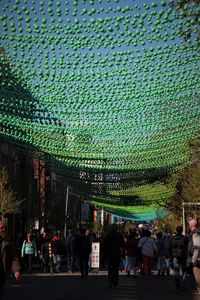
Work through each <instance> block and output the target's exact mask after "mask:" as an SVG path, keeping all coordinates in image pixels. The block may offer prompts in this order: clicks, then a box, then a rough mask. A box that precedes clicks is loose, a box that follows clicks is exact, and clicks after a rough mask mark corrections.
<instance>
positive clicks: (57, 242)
mask: <svg viewBox="0 0 200 300" xmlns="http://www.w3.org/2000/svg"><path fill="white" fill-rule="evenodd" d="M51 251H52V257H53V266H54V271H55V272H56V273H59V272H60V265H61V256H62V255H63V253H64V245H63V243H62V241H61V238H60V235H59V234H58V231H55V232H54V236H53V238H52V240H51Z"/></svg>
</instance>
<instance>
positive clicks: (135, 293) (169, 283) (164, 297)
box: [4, 271, 200, 300]
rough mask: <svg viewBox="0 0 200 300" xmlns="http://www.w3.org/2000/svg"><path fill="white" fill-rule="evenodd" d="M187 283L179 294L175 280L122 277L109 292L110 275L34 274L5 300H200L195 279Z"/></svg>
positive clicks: (12, 284) (10, 287) (11, 287)
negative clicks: (186, 289)
mask: <svg viewBox="0 0 200 300" xmlns="http://www.w3.org/2000/svg"><path fill="white" fill-rule="evenodd" d="M187 282H188V289H189V290H188V291H187V292H176V290H175V288H174V277H173V276H164V277H158V276H156V275H153V276H151V277H149V278H148V279H146V278H144V277H142V276H138V277H137V278H136V279H135V278H133V277H130V278H127V277H126V276H125V275H124V273H120V280H119V286H118V287H112V288H109V287H108V280H107V272H106V271H100V272H99V273H98V274H90V275H89V276H88V277H86V278H81V277H80V273H73V274H67V273H59V274H53V275H50V274H42V273H34V274H32V275H26V274H24V275H22V277H21V280H20V281H18V282H16V281H15V280H11V281H10V282H9V283H8V285H7V287H6V294H5V298H4V300H10V299H21V300H23V299H29V300H44V299H45V300H46V299H47V300H67V299H70V300H79V299H83V300H147V299H154V300H179V299H180V300H200V297H199V295H198V294H197V292H195V291H194V290H192V288H193V287H194V283H193V282H192V278H191V277H188V280H187Z"/></svg>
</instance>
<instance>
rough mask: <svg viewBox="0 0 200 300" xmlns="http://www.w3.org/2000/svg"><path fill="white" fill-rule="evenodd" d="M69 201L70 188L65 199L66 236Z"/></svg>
mask: <svg viewBox="0 0 200 300" xmlns="http://www.w3.org/2000/svg"><path fill="white" fill-rule="evenodd" d="M68 200H69V187H68V186H67V191H66V199H65V224H64V236H66V235H67V210H68Z"/></svg>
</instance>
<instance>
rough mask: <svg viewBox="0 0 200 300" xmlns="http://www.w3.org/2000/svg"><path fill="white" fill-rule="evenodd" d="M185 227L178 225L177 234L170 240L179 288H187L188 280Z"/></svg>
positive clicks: (170, 254)
mask: <svg viewBox="0 0 200 300" xmlns="http://www.w3.org/2000/svg"><path fill="white" fill-rule="evenodd" d="M182 233H183V227H182V226H177V227H176V234H175V235H173V236H172V237H171V238H170V239H169V242H168V253H169V256H170V258H171V259H172V260H173V267H174V271H175V285H176V289H177V290H181V289H182V290H185V289H186V287H185V282H186V275H187V272H186V262H187V246H188V239H187V237H186V236H184V235H183V234H182Z"/></svg>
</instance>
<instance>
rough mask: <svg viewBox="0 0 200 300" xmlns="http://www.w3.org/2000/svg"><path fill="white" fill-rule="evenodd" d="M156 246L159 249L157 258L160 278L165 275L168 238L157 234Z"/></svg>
mask: <svg viewBox="0 0 200 300" xmlns="http://www.w3.org/2000/svg"><path fill="white" fill-rule="evenodd" d="M156 245H157V248H158V257H157V263H156V266H157V270H158V274H157V275H158V276H160V275H162V276H163V275H165V269H166V266H165V260H166V252H167V251H166V247H167V243H166V237H165V236H164V235H163V233H162V232H158V233H157V239H156Z"/></svg>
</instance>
